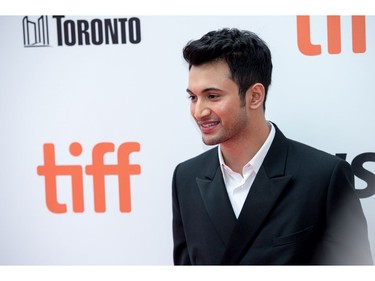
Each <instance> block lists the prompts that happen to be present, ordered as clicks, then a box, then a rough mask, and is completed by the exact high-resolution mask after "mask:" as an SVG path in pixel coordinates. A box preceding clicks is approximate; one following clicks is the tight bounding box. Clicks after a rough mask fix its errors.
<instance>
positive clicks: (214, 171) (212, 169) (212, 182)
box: [196, 149, 236, 245]
mask: <svg viewBox="0 0 375 281" xmlns="http://www.w3.org/2000/svg"><path fill="white" fill-rule="evenodd" d="M213 151H216V154H215V155H213V156H212V161H210V164H209V166H207V172H206V175H207V176H206V177H205V178H196V182H197V184H198V187H199V191H200V193H201V196H202V200H203V202H204V205H205V207H206V210H207V213H208V215H209V217H210V219H211V221H212V223H213V224H214V226H215V228H216V230H217V232H218V233H219V236H220V237H221V239H222V241H223V243H224V245H226V244H227V242H228V240H229V238H230V236H231V233H232V230H233V227H234V225H235V223H236V216H235V214H234V212H233V209H232V205H231V204H230V201H229V198H228V194H227V191H226V188H225V184H224V180H223V176H222V173H221V169H220V165H219V160H218V156H217V149H214V150H213Z"/></svg>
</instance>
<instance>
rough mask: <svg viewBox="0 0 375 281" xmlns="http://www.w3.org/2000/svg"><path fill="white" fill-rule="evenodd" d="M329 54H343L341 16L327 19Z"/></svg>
mask: <svg viewBox="0 0 375 281" xmlns="http://www.w3.org/2000/svg"><path fill="white" fill-rule="evenodd" d="M327 37H328V38H327V41H328V53H329V54H339V53H341V22H340V16H328V17H327Z"/></svg>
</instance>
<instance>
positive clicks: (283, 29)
mask: <svg viewBox="0 0 375 281" xmlns="http://www.w3.org/2000/svg"><path fill="white" fill-rule="evenodd" d="M25 16H26V15H25ZM39 18H40V16H29V17H27V18H24V16H14V17H12V16H2V17H0V43H1V44H0V132H1V138H0V227H1V231H0V264H5V265H10V264H17V265H24V264H41V265H46V264H63V265H66V264H67V265H73V264H81V265H85V264H94V265H95V264H125V265H164V264H166V265H169V264H172V230H171V220H172V215H171V177H172V173H173V169H174V167H175V165H176V164H177V163H179V162H181V161H183V160H185V159H187V158H190V157H193V156H195V155H196V154H198V153H201V152H203V151H204V150H206V149H207V147H205V146H204V145H203V144H202V142H201V138H200V133H199V132H198V130H197V128H196V127H195V125H194V123H193V121H192V120H191V118H190V115H189V101H188V99H187V95H186V92H185V89H186V85H187V74H188V72H187V65H186V64H185V62H184V61H183V59H182V55H181V50H182V48H183V47H184V45H185V44H186V43H187V42H188V41H189V40H191V39H196V38H199V37H201V36H202V35H203V34H205V33H206V32H208V31H210V30H214V29H219V28H222V27H237V28H241V29H248V30H251V31H254V32H256V33H257V34H258V35H260V37H262V38H263V39H264V40H265V41H266V42H267V43H268V45H269V47H270V49H271V51H272V54H273V64H274V74H273V82H272V86H271V88H270V92H269V97H268V102H267V111H266V115H267V118H268V119H269V120H272V121H273V122H275V123H276V124H277V125H278V126H279V127H280V129H281V130H282V131H283V132H284V133H285V134H286V135H287V136H288V137H289V138H292V139H296V140H299V141H301V142H304V143H307V144H309V145H312V146H315V147H317V148H320V149H322V150H325V151H327V152H329V153H332V154H336V153H340V154H346V160H347V161H348V162H349V163H352V160H353V159H355V158H356V159H357V160H358V159H359V160H361V158H362V162H364V163H362V162H361V161H359V164H356V167H357V168H358V169H359V170H358V171H359V172H357V175H359V176H357V177H356V188H357V189H360V190H361V191H362V192H364V193H362V194H364V195H365V196H364V197H366V198H362V199H361V202H362V205H363V208H364V211H365V215H366V217H367V220H368V225H369V235H370V243H371V244H372V251H373V255H374V253H375V248H374V246H375V205H374V200H375V196H374V195H373V193H374V192H375V157H374V154H375V145H374V139H375V130H374V122H375V110H374V106H375V93H374V87H373V80H374V78H373V77H374V73H375V71H374V68H375V65H374V61H375V17H371V16H366V17H365V33H364V35H362V37H361V36H360V38H359V39H355V40H354V41H355V44H358V42H359V43H362V45H364V46H365V47H366V48H365V50H363V51H362V52H360V53H355V52H354V51H353V49H352V42H353V37H352V18H351V17H350V16H342V17H341V18H340V19H339V22H340V23H341V27H340V29H339V30H341V32H340V35H341V38H340V37H338V34H339V33H338V32H337V30H336V31H335V33H334V34H331V35H330V37H328V35H327V29H328V28H327V17H325V16H311V17H310V18H309V22H310V35H311V38H310V43H311V44H313V45H320V48H321V52H319V53H318V54H315V55H305V54H303V53H302V52H301V50H300V49H299V48H298V43H297V42H298V36H297V16H246V17H245V16H242V17H241V16H236V17H219V16H199V17H198V16H195V17H188V16H183V17H177V16H168V17H165V16H164V17H162V16H139V15H126V16H105V17H92V16H75V17H71V16H65V17H64V18H53V17H52V16H46V17H42V18H41V20H40V21H39V24H38V19H39ZM42 20H43V21H44V22H42ZM336 20H337V18H336ZM59 25H61V26H60V27H61V29H60V28H59ZM107 25H109V27H111V28H112V29H111V30H112V33H111V34H113V35H111V34H110V33H108V32H107V33H106V26H107ZM115 26H116V27H117V33H116V30H115ZM43 27H44V32H43ZM109 27H108V30H109ZM34 28H35V29H34ZM38 28H40V29H38ZM35 30H36V32H35ZM38 30H40V34H41V35H43V34H44V37H43V36H39V33H38ZM360 30H361V28H359V29H358V30H356V33H355V34H357V35H358V32H359V31H360ZM59 31H61V34H59ZM101 32H102V33H101ZM36 34H38V36H36ZM303 34H304V35H306V31H304V33H303ZM359 35H360V34H359ZM59 38H61V42H59ZM328 38H331V39H332V38H339V39H340V40H339V41H337V40H336V42H341V44H339V45H340V46H341V50H340V51H339V52H337V53H336V54H331V53H329V51H328V50H329V47H332V46H333V45H332V44H333V43H329V42H330V41H329V39H328ZM24 39H25V40H24ZM27 39H28V40H27ZM116 40H117V41H116ZM301 40H302V39H301ZM364 40H365V41H364ZM106 41H107V42H108V44H106ZM125 41H126V42H125ZM305 42H306V40H305ZM74 142H78V143H79V144H80V147H81V148H82V152H81V153H80V151H78V152H77V151H76V153H75V152H74V151H72V152H70V151H69V146H70V144H71V143H74ZM129 142H136V143H138V144H139V145H140V150H139V151H134V152H131V153H130V154H129V155H127V154H126V153H125V154H124V153H120V154H119V155H118V156H117V152H118V149H119V147H120V146H121V145H122V144H125V143H129ZM100 143H112V144H113V146H114V151H112V152H111V151H107V153H105V155H104V161H103V162H104V165H112V166H109V167H111V168H108V170H111V169H112V170H111V171H115V170H116V168H114V167H116V164H117V162H118V160H119V159H120V158H121V157H122V158H124V157H125V158H126V157H128V156H129V162H130V165H139V166H140V174H137V173H136V172H133V174H131V175H130V194H129V193H128V194H127V196H126V198H125V199H130V201H131V210H130V211H127V212H121V211H120V209H119V183H118V180H117V179H118V176H116V175H109V176H105V195H106V210H105V211H104V212H96V211H95V204H94V195H95V194H94V191H93V190H94V188H93V186H94V183H93V177H92V176H91V175H89V174H88V173H87V172H86V171H85V167H86V166H87V165H91V164H92V151H93V148H94V146H95V145H97V144H100ZM45 144H53V145H54V148H55V153H54V154H55V161H56V165H58V166H59V167H60V166H62V167H63V168H62V169H65V168H66V166H71V165H75V168H74V169H76V170H77V167H78V171H79V169H82V176H78V177H76V176H74V177H75V178H78V179H80V178H81V179H82V188H83V196H82V200H83V203H84V204H83V206H82V205H81V208H83V209H82V210H81V211H82V212H77V209H73V199H72V182H71V176H61V175H60V176H57V177H56V186H57V187H56V191H57V194H56V198H57V201H58V203H59V204H66V211H64V212H62V213H56V212H55V211H54V209H53V208H52V210H51V209H49V208H48V206H47V203H46V193H49V192H50V191H51V188H47V189H46V183H45V177H44V176H43V175H39V174H38V172H37V167H38V166H43V165H44V151H43V146H44V145H45ZM124 146H126V145H124ZM128 153H129V152H128ZM124 155H125V156H124ZM357 156H359V157H357ZM364 156H366V157H367V158H364V160H363V157H364ZM46 157H47V156H46ZM47 158H48V159H49V160H51V157H50V156H48V157H47ZM306 161H308V159H306ZM355 162H356V161H355ZM362 164H363V165H362ZM59 169H60V168H59ZM68 169H69V168H68ZM124 169H125V171H127V167H125V168H124ZM361 171H362V172H364V176H363V175H361V174H360V172H361ZM107 172H108V171H107ZM109 173H110V172H109ZM364 179H365V180H364ZM74 185H76V184H74ZM122 186H123V185H122ZM46 190H48V191H47V192H46ZM77 194H78V193H76V195H75V196H76V197H75V199H74V200H75V201H76V202H78V201H79V199H77V198H78V197H77ZM96 196H97V195H96ZM123 199H124V198H123Z"/></svg>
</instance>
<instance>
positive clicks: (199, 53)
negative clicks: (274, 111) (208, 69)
mask: <svg viewBox="0 0 375 281" xmlns="http://www.w3.org/2000/svg"><path fill="white" fill-rule="evenodd" d="M183 56H184V59H185V60H186V61H187V63H188V64H189V69H190V68H191V66H193V65H195V66H199V65H202V64H205V63H209V62H214V61H218V60H224V61H225V62H226V63H227V64H228V66H229V70H230V72H231V77H230V78H231V79H232V80H233V81H234V82H235V83H236V84H237V85H238V87H239V95H240V98H241V100H242V102H245V96H246V91H247V90H248V89H249V87H251V86H252V85H254V84H255V83H261V84H263V86H264V88H265V95H266V96H265V100H264V103H263V108H265V102H266V97H267V92H268V88H269V86H270V84H271V76H272V60H271V51H270V50H269V48H268V46H267V44H266V43H265V42H264V41H263V40H262V39H261V38H260V37H259V36H258V35H256V34H255V33H253V32H251V31H246V30H239V29H236V28H232V29H229V28H224V29H221V30H218V31H211V32H208V33H207V34H205V35H204V36H202V38H200V39H198V40H194V41H190V42H188V44H187V45H186V46H185V47H184V49H183Z"/></svg>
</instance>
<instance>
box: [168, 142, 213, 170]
mask: <svg viewBox="0 0 375 281" xmlns="http://www.w3.org/2000/svg"><path fill="white" fill-rule="evenodd" d="M218 166H219V157H218V148H217V147H214V148H211V149H209V150H207V151H205V152H203V153H201V154H199V155H197V156H195V157H193V158H190V159H188V160H185V161H183V162H181V163H180V164H178V165H177V167H176V169H175V173H177V172H178V173H182V174H185V175H186V176H189V175H194V177H195V176H199V175H206V174H207V173H209V171H210V170H211V169H216V168H217V167H218Z"/></svg>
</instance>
